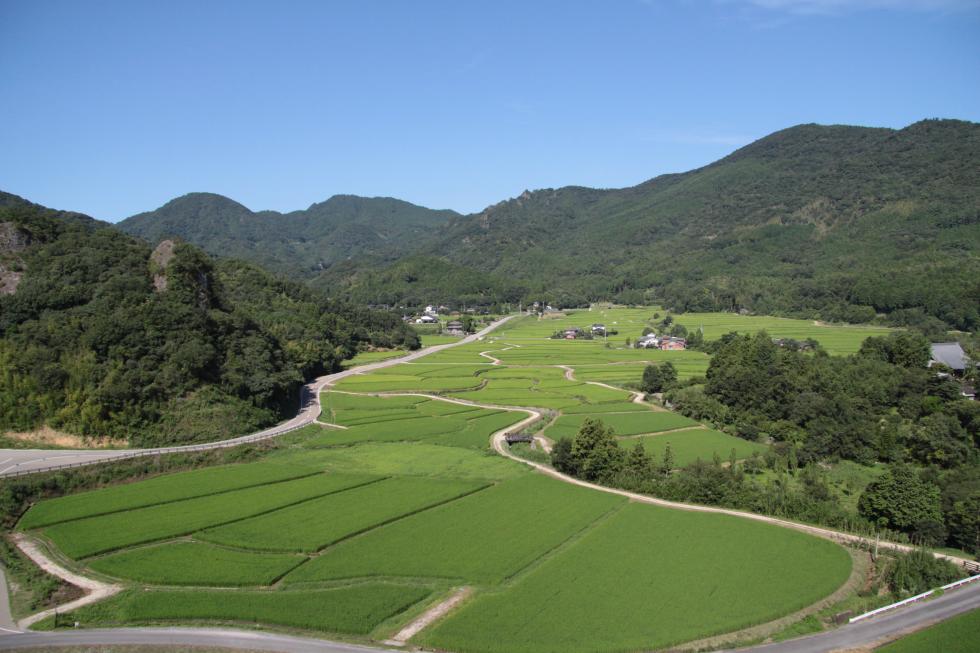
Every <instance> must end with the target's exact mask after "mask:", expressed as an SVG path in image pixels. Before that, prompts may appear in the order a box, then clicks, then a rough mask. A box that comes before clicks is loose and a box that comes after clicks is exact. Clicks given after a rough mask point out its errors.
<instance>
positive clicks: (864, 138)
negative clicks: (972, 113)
mask: <svg viewBox="0 0 980 653" xmlns="http://www.w3.org/2000/svg"><path fill="white" fill-rule="evenodd" d="M430 251H432V252H445V254H446V256H447V258H449V259H450V260H451V261H453V262H456V263H461V264H466V265H468V266H471V267H474V268H476V269H478V270H480V271H484V272H489V273H493V274H496V275H501V276H504V277H507V278H511V279H517V280H521V281H526V282H528V283H529V285H530V289H531V291H532V292H534V291H540V292H545V293H547V294H549V295H550V296H551V297H553V298H555V299H556V300H557V301H568V302H578V301H586V300H591V299H598V298H610V297H618V298H620V299H621V300H631V301H639V300H641V299H643V298H644V297H645V298H652V299H655V300H657V301H660V302H663V303H665V304H667V305H669V306H671V307H673V308H675V309H677V310H694V309H700V310H712V309H721V310H730V309H735V308H748V309H749V310H753V311H755V312H758V313H774V312H794V313H804V314H807V315H812V316H814V317H817V316H819V317H824V318H829V319H847V320H853V321H864V320H867V319H869V318H871V317H873V316H874V314H875V313H896V312H902V311H905V312H911V314H910V315H905V316H904V318H903V316H902V315H899V316H897V317H898V318H899V319H915V318H917V315H918V313H919V312H920V311H925V312H926V313H928V314H929V315H932V316H935V317H938V318H940V319H942V320H944V321H945V322H947V323H948V324H950V325H954V326H957V327H960V328H967V329H969V328H975V327H976V326H977V325H978V324H980V315H978V313H977V307H978V306H980V125H978V124H975V123H967V122H959V121H949V120H944V121H923V122H919V123H916V124H914V125H911V126H909V127H907V128H905V129H902V130H891V129H868V128H861V127H840V126H834V127H824V126H818V125H802V126H799V127H794V128H791V129H787V130H784V131H781V132H777V133H775V134H773V135H771V136H768V137H766V138H764V139H762V140H760V141H757V142H755V143H753V144H751V145H749V146H747V147H744V148H742V149H740V150H738V151H736V152H735V153H733V154H732V155H730V156H728V157H726V158H724V159H722V160H720V161H718V162H716V163H714V164H711V165H709V166H707V167H705V168H701V169H698V170H694V171H691V172H688V173H685V174H681V175H667V176H663V177H658V178H656V179H653V180H651V181H648V182H645V183H643V184H640V185H639V186H636V187H633V188H626V189H621V190H611V191H595V190H590V189H584V188H574V187H573V188H562V189H557V190H542V191H537V192H534V193H525V194H523V195H522V196H520V197H518V198H516V199H513V200H510V201H507V202H503V203H501V204H498V205H495V206H492V207H490V208H488V209H487V210H485V211H484V212H483V213H481V214H479V215H476V216H472V217H467V218H457V219H456V220H454V221H453V225H452V226H451V227H450V229H449V231H448V232H447V233H446V234H445V236H444V237H443V238H442V239H441V240H440V241H438V242H437V243H434V244H433V245H432V246H431V249H430Z"/></svg>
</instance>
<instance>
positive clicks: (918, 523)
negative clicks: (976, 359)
mask: <svg viewBox="0 0 980 653" xmlns="http://www.w3.org/2000/svg"><path fill="white" fill-rule="evenodd" d="M551 462H552V465H553V466H554V467H555V469H557V470H558V471H560V472H563V473H565V474H569V475H571V476H575V477H577V478H582V479H584V480H587V481H591V482H595V483H600V484H603V485H609V486H612V487H620V488H624V489H627V490H631V491H635V492H642V493H645V494H651V495H654V496H658V497H661V498H664V499H669V500H673V501H684V502H692V503H701V504H707V505H719V506H725V507H730V508H741V509H745V510H751V511H754V512H759V513H762V514H768V515H774V516H779V517H786V518H790V519H798V520H802V521H807V522H812V523H820V524H825V525H828V526H831V527H835V528H842V529H847V530H852V531H858V532H866V533H871V532H884V533H885V534H886V535H888V536H890V537H894V538H896V539H905V538H907V539H908V540H910V541H913V542H917V543H921V544H928V545H940V544H944V543H946V544H949V545H951V546H955V547H958V548H961V549H963V550H965V551H970V552H974V553H980V493H976V492H975V491H974V490H971V489H970V486H969V484H967V485H966V487H963V486H959V487H957V488H955V490H954V491H953V492H946V491H941V490H940V489H939V487H938V486H936V485H935V484H933V483H931V482H930V481H929V480H928V479H926V478H924V477H923V475H922V474H921V473H920V472H919V471H917V470H915V469H913V468H911V467H908V466H901V465H896V466H895V467H894V468H893V469H890V470H888V471H886V473H885V474H883V475H882V476H881V477H880V478H879V479H878V480H877V481H875V482H872V483H871V484H870V485H868V487H867V488H866V490H865V491H864V492H863V494H862V495H861V497H860V501H859V503H858V510H857V512H854V511H852V510H849V509H847V508H845V507H844V506H843V505H842V504H841V502H840V500H839V498H838V496H837V495H836V493H835V492H834V490H833V489H832V488H831V486H830V483H829V481H828V479H827V474H826V472H825V471H824V470H822V469H821V467H820V466H819V465H816V464H810V465H807V466H805V467H802V468H794V467H792V465H790V464H789V461H788V459H787V458H786V457H783V456H779V455H772V456H767V457H766V460H765V462H764V463H763V462H762V461H760V460H759V458H757V457H753V458H750V459H748V460H746V461H738V460H737V459H736V457H735V453H734V451H732V452H731V454H730V456H729V458H728V460H726V461H722V460H721V459H720V458H718V457H715V458H714V459H713V460H711V461H701V460H698V461H696V462H695V463H693V464H691V465H688V466H686V467H684V468H681V469H677V468H676V466H675V463H674V456H673V453H672V452H671V449H670V447H669V446H667V447H666V449H665V451H664V454H663V457H662V458H660V459H659V460H658V459H655V458H654V457H652V456H650V455H648V454H647V453H646V451H645V450H644V448H643V445H642V444H638V445H636V446H635V447H633V448H632V449H629V450H626V449H624V448H623V447H621V446H620V444H619V442H618V441H617V440H616V438H615V434H614V432H613V431H612V429H611V428H609V427H607V426H605V425H604V424H603V423H602V422H601V420H596V419H592V418H589V419H586V420H585V422H584V423H583V424H582V427H581V429H580V430H579V432H578V434H577V435H576V436H575V437H574V438H562V439H560V440H558V442H556V443H555V446H554V447H553V449H552V454H551ZM764 467H768V468H769V469H770V470H771V471H773V472H775V473H774V474H770V475H769V476H768V480H766V481H759V480H757V479H756V474H758V473H759V472H760V471H762V470H763V468H764ZM961 480H962V479H961ZM964 494H965V495H966V496H963V495H964ZM947 504H949V506H950V508H949V509H947V508H946V506H947Z"/></svg>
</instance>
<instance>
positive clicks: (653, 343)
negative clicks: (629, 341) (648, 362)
mask: <svg viewBox="0 0 980 653" xmlns="http://www.w3.org/2000/svg"><path fill="white" fill-rule="evenodd" d="M633 346H634V347H636V348H637V349H660V336H658V335H657V334H656V333H648V334H647V335H645V336H640V337H639V338H637V339H636V344H634V345H633Z"/></svg>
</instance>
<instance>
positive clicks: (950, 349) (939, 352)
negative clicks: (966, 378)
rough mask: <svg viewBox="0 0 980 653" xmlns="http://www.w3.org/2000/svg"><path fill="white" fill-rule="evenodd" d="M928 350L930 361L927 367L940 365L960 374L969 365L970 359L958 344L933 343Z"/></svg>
mask: <svg viewBox="0 0 980 653" xmlns="http://www.w3.org/2000/svg"><path fill="white" fill-rule="evenodd" d="M930 349H931V353H932V360H930V361H929V367H932V366H933V365H936V364H941V365H945V366H946V367H948V368H949V369H951V370H953V371H954V372H958V373H960V374H962V373H963V372H964V371H966V368H967V366H968V365H969V364H970V359H969V358H968V357H967V355H966V352H965V351H963V347H961V346H960V343H958V342H934V343H932V345H930Z"/></svg>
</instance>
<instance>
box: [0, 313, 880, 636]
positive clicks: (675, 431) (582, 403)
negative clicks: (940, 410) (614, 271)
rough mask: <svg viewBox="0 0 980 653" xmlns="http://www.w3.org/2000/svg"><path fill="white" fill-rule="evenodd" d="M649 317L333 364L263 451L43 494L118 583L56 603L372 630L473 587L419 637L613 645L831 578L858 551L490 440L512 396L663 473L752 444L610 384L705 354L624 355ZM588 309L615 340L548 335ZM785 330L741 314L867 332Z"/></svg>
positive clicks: (385, 632) (133, 619) (106, 613)
mask: <svg viewBox="0 0 980 653" xmlns="http://www.w3.org/2000/svg"><path fill="white" fill-rule="evenodd" d="M657 310H658V309H656V308H654V307H651V308H645V309H607V310H598V309H596V310H594V311H577V312H572V313H569V314H568V315H565V316H562V317H558V318H553V319H544V320H538V319H536V318H518V319H514V320H512V321H511V322H508V323H507V324H505V325H504V326H503V327H502V328H500V329H499V331H498V332H494V333H492V334H491V335H490V336H489V337H487V338H486V339H485V340H483V341H479V342H474V343H470V344H467V345H461V346H458V347H454V348H450V349H445V350H443V351H439V352H435V353H433V354H431V355H429V356H426V357H424V358H421V359H417V360H416V361H413V362H411V363H399V364H397V365H394V366H392V367H388V368H384V369H380V370H374V371H372V372H370V373H362V374H355V375H353V376H350V377H347V378H345V379H343V380H342V381H341V382H339V383H337V384H336V385H335V386H333V387H331V388H329V389H328V391H326V392H324V393H323V394H322V395H321V407H322V412H321V413H320V415H319V418H318V422H319V423H318V424H312V425H310V426H308V427H306V428H304V429H302V430H299V431H295V432H293V433H290V434H288V435H285V436H282V437H281V438H280V440H279V447H278V448H276V449H275V450H274V451H272V452H270V453H268V454H266V455H265V456H264V457H263V458H262V459H261V460H259V461H258V462H249V463H242V464H235V465H225V466H221V467H213V468H207V469H201V470H195V471H190V472H182V473H178V474H167V475H162V476H157V477H154V478H150V479H148V480H144V481H139V482H135V483H129V484H126V485H117V486H113V487H107V488H103V489H97V490H93V491H88V492H82V493H78V494H74V495H70V496H66V497H62V498H57V499H50V500H45V501H41V502H39V503H37V504H36V505H34V506H33V507H32V508H31V509H30V510H29V511H28V512H27V513H26V514H25V515H24V516H23V517H22V518H21V521H20V523H19V524H18V526H17V528H18V530H20V531H23V532H27V533H29V534H30V535H32V536H34V537H37V538H39V539H40V540H41V541H42V542H44V543H46V544H47V545H49V546H50V547H51V548H52V549H54V550H56V551H57V552H58V553H59V554H61V555H63V556H64V557H65V558H67V559H68V560H69V562H68V563H67V564H69V565H70V566H72V567H74V568H75V569H76V570H78V571H79V572H82V573H90V574H93V575H96V576H99V577H101V578H105V579H111V580H113V581H114V582H119V583H121V584H123V585H124V586H125V587H126V590H125V591H123V592H122V593H121V594H119V595H117V596H115V597H113V598H111V599H109V600H107V601H103V602H100V603H97V604H94V605H90V606H87V607H85V608H81V609H79V610H76V611H75V612H73V613H71V614H70V615H68V617H67V619H70V620H71V621H78V622H79V624H80V626H81V627H95V626H105V625H112V626H115V625H139V624H175V623H195V624H197V623H200V624H228V625H236V624H238V625H242V624H244V625H248V626H249V627H255V626H260V627H269V628H286V629H294V630H295V629H299V630H307V631H314V632H317V633H323V634H326V635H328V636H330V637H331V638H340V639H346V640H351V641H357V642H377V641H383V640H385V639H388V638H390V637H391V636H392V635H393V634H394V633H395V632H397V631H398V630H400V629H401V628H402V627H403V626H404V625H405V624H407V623H408V622H410V621H412V620H413V619H414V618H416V617H417V616H418V615H419V614H420V613H422V612H423V611H424V610H425V609H427V608H428V607H431V606H432V605H435V604H436V603H438V602H439V601H441V600H444V599H445V598H446V597H448V596H449V595H450V594H451V593H452V591H453V590H454V589H455V588H458V587H460V586H463V585H465V586H468V587H471V588H473V590H474V591H473V594H472V596H471V598H469V599H468V600H467V601H466V602H465V603H464V604H463V605H462V607H460V608H459V609H457V610H454V611H453V612H451V613H450V614H448V615H447V616H445V617H443V618H441V619H439V620H437V621H436V622H435V623H434V624H433V625H431V626H429V627H427V628H426V629H424V630H422V631H421V632H420V633H419V634H418V635H417V636H416V637H415V638H413V640H412V641H411V642H410V644H414V645H422V646H431V647H436V648H439V649H445V650H453V651H460V652H461V653H469V652H474V653H476V652H482V651H486V652H492V651H610V652H611V651H624V650H638V649H654V648H658V647H665V646H673V645H675V644H679V643H682V642H685V641H691V640H696V639H700V638H704V637H710V636H712V635H715V634H719V633H725V632H731V631H733V630H738V629H740V628H744V627H747V626H750V625H754V624H759V623H763V622H766V621H768V620H772V619H775V618H778V617H781V616H783V615H785V614H787V613H790V612H793V611H794V610H796V609H798V608H800V607H803V606H806V605H809V604H811V603H814V602H816V601H818V600H820V599H821V598H823V597H825V596H827V595H828V594H830V593H832V592H834V591H835V590H836V589H837V588H838V587H840V585H841V584H842V583H843V582H844V581H845V579H846V578H847V577H848V575H849V574H850V572H851V561H850V556H849V555H848V554H847V552H845V551H844V550H843V549H841V548H840V547H838V546H837V545H835V544H832V543H830V542H828V541H824V540H819V539H815V538H813V537H810V536H806V535H803V534H800V533H797V532H795V531H790V530H786V529H781V528H777V527H773V526H768V525H765V524H761V523H758V522H755V521H750V520H744V519H737V518H733V517H728V516H721V515H712V514H704V513H694V512H681V511H674V510H669V509H665V508H660V507H657V506H652V505H647V504H639V503H630V502H628V501H627V500H626V499H625V498H623V497H621V496H618V495H614V494H609V493H605V492H600V491H597V490H594V489H590V488H585V487H580V486H576V485H573V484H569V483H565V482H563V481H561V480H558V479H555V478H551V477H549V476H546V475H543V474H539V473H536V472H534V471H531V470H530V468H528V467H527V466H526V465H523V464H522V463H520V462H517V461H514V460H510V459H507V458H504V457H502V456H500V455H498V454H497V453H496V452H494V451H493V450H492V449H491V448H490V447H489V442H490V439H491V437H492V436H493V435H494V434H495V433H498V432H501V431H503V430H505V429H510V428H514V425H515V424H517V423H518V422H520V421H522V420H525V419H526V418H527V417H528V415H530V414H533V413H529V412H528V410H522V409H525V408H526V409H531V410H544V411H545V422H544V427H543V428H541V430H539V431H537V433H538V434H540V435H543V436H544V437H545V438H547V439H551V440H554V439H557V438H560V437H571V436H574V435H575V433H576V432H577V431H578V429H579V428H580V426H581V424H582V422H583V421H584V420H585V419H586V418H590V417H591V418H594V419H599V420H601V421H602V422H603V423H604V424H606V425H608V426H610V427H611V428H612V429H613V430H614V432H615V434H616V436H617V437H618V438H619V442H620V445H621V446H623V447H633V446H636V445H638V444H641V443H642V445H643V446H644V448H645V449H646V451H647V452H648V453H649V454H651V455H653V456H655V457H657V458H658V459H659V458H661V457H662V456H663V452H664V450H665V449H666V447H667V445H668V444H669V446H670V448H671V451H672V453H673V456H674V460H675V465H677V466H683V465H686V464H689V463H692V462H694V461H696V460H697V459H701V460H705V461H710V460H711V459H712V458H714V457H716V456H717V457H719V458H721V459H722V460H725V461H727V460H728V459H729V457H730V455H731V451H732V450H733V449H734V450H735V457H736V458H737V459H742V458H745V457H748V456H750V455H752V454H753V453H754V452H756V451H759V452H761V451H765V450H766V447H767V445H766V444H765V443H759V442H748V441H746V440H742V439H739V438H735V437H733V436H730V435H728V434H725V433H722V432H719V431H715V430H712V429H711V428H708V427H707V426H706V425H703V424H699V423H697V422H695V421H693V420H690V419H688V418H686V417H683V416H681V415H678V414H675V413H672V412H669V411H665V410H664V409H662V408H659V407H657V406H654V405H652V404H649V403H646V402H643V401H637V400H635V399H636V397H635V395H634V393H633V392H631V391H630V390H629V389H628V388H624V387H621V386H629V385H630V384H635V383H636V382H638V381H639V379H640V377H641V376H642V372H643V368H644V366H645V365H646V364H647V363H648V362H662V361H666V360H669V361H671V362H672V363H673V364H674V366H675V367H676V368H677V369H678V371H679V373H680V376H681V377H682V378H687V377H691V376H697V375H700V374H703V373H704V370H705V369H706V368H707V365H708V361H709V359H708V357H707V356H706V355H705V354H701V353H699V352H685V351H679V352H660V351H647V350H634V349H629V348H627V347H626V346H625V339H626V338H627V337H629V338H635V337H636V336H638V335H640V334H641V333H642V330H643V328H645V327H646V326H647V325H648V323H649V320H650V319H651V317H652V315H653V313H654V312H656V311H657ZM689 317H693V318H694V319H696V320H697V321H698V324H700V323H702V322H704V324H705V331H706V333H708V328H709V325H710V327H711V328H712V329H717V330H719V331H718V332H719V334H720V333H724V332H727V331H728V330H731V328H730V326H731V320H736V321H739V320H746V318H741V317H734V316H716V319H715V321H714V322H712V321H710V319H709V318H710V316H678V320H679V321H681V322H682V323H685V324H686V322H685V321H684V320H686V319H687V318H689ZM722 317H724V318H725V319H722ZM726 320H727V321H726ZM760 320H761V321H760ZM766 320H769V321H766ZM592 322H604V323H605V324H606V325H607V326H610V327H612V328H616V329H617V330H618V331H619V333H618V334H617V335H616V336H611V337H610V338H609V339H608V341H604V340H593V341H564V340H561V341H559V340H550V339H549V338H548V336H550V335H551V334H552V333H553V332H554V331H555V330H557V329H561V328H565V327H567V326H579V327H588V326H589V325H590V324H591V323H592ZM797 322H800V321H786V322H785V323H784V322H783V321H778V320H775V319H774V318H765V319H762V318H759V319H757V320H755V321H752V320H746V321H741V322H738V323H737V324H736V325H735V326H740V327H745V328H746V329H748V330H752V329H756V328H767V329H769V330H770V331H771V332H772V333H773V335H785V336H787V337H796V338H805V337H817V336H814V335H812V334H811V333H807V334H806V335H803V334H804V331H799V332H790V331H789V330H788V329H790V328H798V329H804V328H806V329H809V330H811V331H814V332H819V333H820V334H821V335H824V336H828V337H829V339H828V340H827V342H828V343H829V342H833V345H832V347H833V348H834V350H835V351H838V352H840V353H846V351H850V350H854V349H856V348H857V346H858V345H859V343H860V339H859V338H858V334H866V333H869V332H868V331H866V330H862V329H861V328H857V327H855V328H844V327H821V326H816V325H812V324H808V323H805V322H801V323H800V324H796V323H797ZM790 323H793V324H790ZM772 325H776V326H778V327H779V328H784V327H785V329H787V331H785V332H778V331H776V330H775V329H774V328H772ZM438 337H439V336H424V337H423V342H424V344H442V343H441V341H438V342H437V341H435V340H433V338H438ZM709 337H710V336H709ZM818 339H819V338H818ZM607 343H608V344H607ZM825 346H826V347H828V349H831V345H828V344H826V343H825ZM387 353H391V352H379V356H377V357H373V358H374V360H377V359H378V358H380V354H387ZM363 360H367V359H363ZM423 395H425V396H423ZM475 404H480V405H475ZM535 428H537V427H535ZM852 475H853V474H852ZM848 478H849V477H848ZM842 482H851V481H848V480H846V479H845V480H842ZM67 619H66V620H67ZM48 625H50V623H49V624H48Z"/></svg>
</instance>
